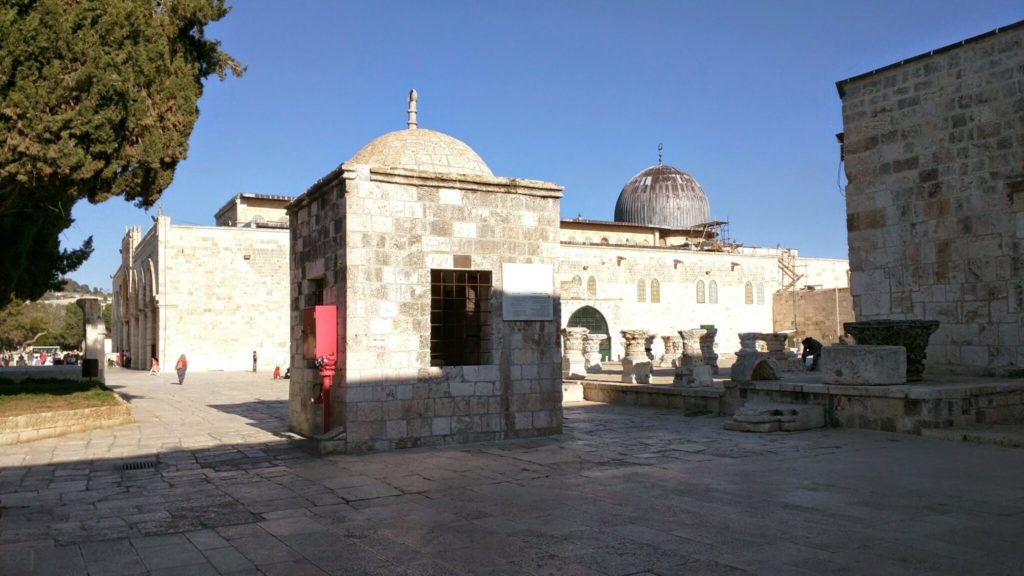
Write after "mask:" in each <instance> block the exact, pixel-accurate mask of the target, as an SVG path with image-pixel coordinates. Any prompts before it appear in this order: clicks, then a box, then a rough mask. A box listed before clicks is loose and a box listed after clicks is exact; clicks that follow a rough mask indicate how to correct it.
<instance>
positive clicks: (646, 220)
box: [615, 164, 711, 228]
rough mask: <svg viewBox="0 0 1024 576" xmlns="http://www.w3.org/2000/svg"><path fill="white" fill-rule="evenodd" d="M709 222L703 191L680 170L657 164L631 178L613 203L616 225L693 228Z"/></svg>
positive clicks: (706, 198)
mask: <svg viewBox="0 0 1024 576" xmlns="http://www.w3.org/2000/svg"><path fill="white" fill-rule="evenodd" d="M710 220H711V209H710V208H709V207H708V197H707V195H706V194H704V189H703V188H701V187H700V184H698V183H697V181H696V180H694V179H693V177H692V176H690V175H689V174H687V173H686V172H683V171H682V170H679V169H676V168H673V167H672V166H667V165H664V164H658V165H656V166H651V167H650V168H647V169H646V170H644V171H642V172H640V173H639V174H637V175H636V176H633V177H632V178H630V180H629V182H627V183H626V185H625V186H623V187H622V192H620V193H619V200H618V201H617V202H616V203H615V221H616V222H626V223H630V224H640V225H642V226H656V227H659V228H694V227H696V226H697V225H698V224H703V223H705V222H708V221H710Z"/></svg>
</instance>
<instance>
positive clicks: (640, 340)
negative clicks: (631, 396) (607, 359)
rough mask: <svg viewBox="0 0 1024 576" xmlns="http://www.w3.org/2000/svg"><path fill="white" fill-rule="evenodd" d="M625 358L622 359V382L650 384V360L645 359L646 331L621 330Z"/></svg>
mask: <svg viewBox="0 0 1024 576" xmlns="http://www.w3.org/2000/svg"><path fill="white" fill-rule="evenodd" d="M620 333H621V334H622V341H623V343H624V345H625V347H626V356H625V358H623V359H622V381H623V382H628V383H630V384H650V383H651V359H650V358H648V357H647V349H646V345H647V338H648V333H647V330H622V331H621V332H620Z"/></svg>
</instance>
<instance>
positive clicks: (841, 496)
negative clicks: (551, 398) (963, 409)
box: [0, 370, 1024, 576]
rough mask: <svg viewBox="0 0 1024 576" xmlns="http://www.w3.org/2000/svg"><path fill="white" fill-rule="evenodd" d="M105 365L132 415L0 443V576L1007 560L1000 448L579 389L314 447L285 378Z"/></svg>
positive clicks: (815, 566) (1017, 505)
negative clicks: (741, 427)
mask: <svg viewBox="0 0 1024 576" xmlns="http://www.w3.org/2000/svg"><path fill="white" fill-rule="evenodd" d="M108 379H109V380H110V384H111V385H113V386H115V387H117V389H118V391H119V392H120V393H122V394H123V395H124V396H125V397H126V399H128V400H129V401H130V402H131V403H132V405H133V410H134V412H135V417H136V422H135V423H134V424H131V425H127V426H122V427H119V428H114V429H105V430H93V431H90V432H86V433H79V434H73V435H71V436H67V437H64V438H61V439H54V440H40V441H37V442H31V443H27V444H21V445H17V446H4V447H0V574H3V575H4V576H7V575H21V574H40V575H49V574H60V575H63V574H90V575H96V574H111V575H122V574H125V575H127V574H189V575H190V576H196V575H202V574H264V575H271V574H288V575H291V574H327V575H340V574H388V575H413V574H416V575H430V574H444V575H452V574H492V575H500V574H516V575H527V576H529V575H554V574H558V575H563V574H570V575H571V574H576V575H626V574H630V575H637V574H652V575H669V574H733V575H747V574H786V575H797V576H799V575H802V574H821V573H822V572H823V571H825V570H827V572H828V573H829V574H830V575H832V574H835V575H842V574H1021V573H1024V549H1021V547H1020V546H1019V541H1020V535H1021V534H1024V483H1022V482H1021V478H1022V477H1024V450H1020V449H1013V448H1004V447H1000V446H986V445H971V444H965V443H955V442H949V441H943V440H938V439H931V438H920V437H913V436H906V435H894V434H885V433H877V432H863V431H848V430H834V429H825V430H815V431H807V432H799V433H792V434H775V435H765V436H762V435H750V434H743V433H738V432H729V431H726V430H722V429H721V423H722V419H721V418H710V417H698V418H686V417H683V416H682V415H680V414H679V413H678V412H676V411H671V410H657V409H645V408H635V407H622V406H606V405H600V404H589V403H581V404H575V405H572V406H570V407H567V408H566V411H565V414H566V425H565V433H564V434H562V435H561V436H558V437H549V438H538V439H529V440H516V441H509V442H492V443H484V444H476V445H471V446H460V447H448V448H435V449H417V450H407V451H399V452H390V453H382V454H369V455H365V456H341V455H339V456H330V457H316V456H313V455H311V454H310V453H307V452H306V451H304V450H303V449H301V447H300V446H298V445H296V444H295V443H294V442H293V441H290V440H289V435H288V434H287V433H286V430H285V427H286V425H285V417H286V412H287V406H286V402H287V382H286V381H279V382H274V381H273V380H270V379H269V378H266V377H264V376H261V375H253V374H251V373H207V374H196V375H189V378H188V379H186V382H185V385H184V386H178V385H177V384H176V383H175V384H172V383H171V379H170V378H168V377H148V376H146V375H145V374H144V373H132V372H126V371H119V370H113V371H111V373H110V374H109V375H108ZM143 461H148V462H154V465H153V467H152V468H144V469H140V470H124V469H123V464H124V463H126V462H143Z"/></svg>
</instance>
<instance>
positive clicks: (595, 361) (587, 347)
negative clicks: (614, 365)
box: [583, 334, 608, 372]
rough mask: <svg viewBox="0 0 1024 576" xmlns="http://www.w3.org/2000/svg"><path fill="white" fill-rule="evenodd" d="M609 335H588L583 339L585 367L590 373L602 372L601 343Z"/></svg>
mask: <svg viewBox="0 0 1024 576" xmlns="http://www.w3.org/2000/svg"><path fill="white" fill-rule="evenodd" d="M607 338H608V335H607V334H587V335H586V336H584V337H583V367H584V368H586V369H587V370H589V371H593V372H597V371H600V370H601V342H603V341H604V340H606V339H607Z"/></svg>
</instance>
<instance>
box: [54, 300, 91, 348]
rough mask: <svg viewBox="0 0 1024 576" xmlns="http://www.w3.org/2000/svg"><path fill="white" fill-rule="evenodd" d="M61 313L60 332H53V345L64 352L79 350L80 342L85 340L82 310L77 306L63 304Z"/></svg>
mask: <svg viewBox="0 0 1024 576" xmlns="http://www.w3.org/2000/svg"><path fill="white" fill-rule="evenodd" d="M63 312H64V317H63V318H62V319H61V323H60V330H56V331H55V338H54V344H56V345H57V346H60V347H61V348H63V349H65V350H71V349H78V348H81V346H82V340H84V339H85V326H84V324H83V319H82V309H81V308H79V307H78V304H74V303H72V304H65V305H64V309H63Z"/></svg>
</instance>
